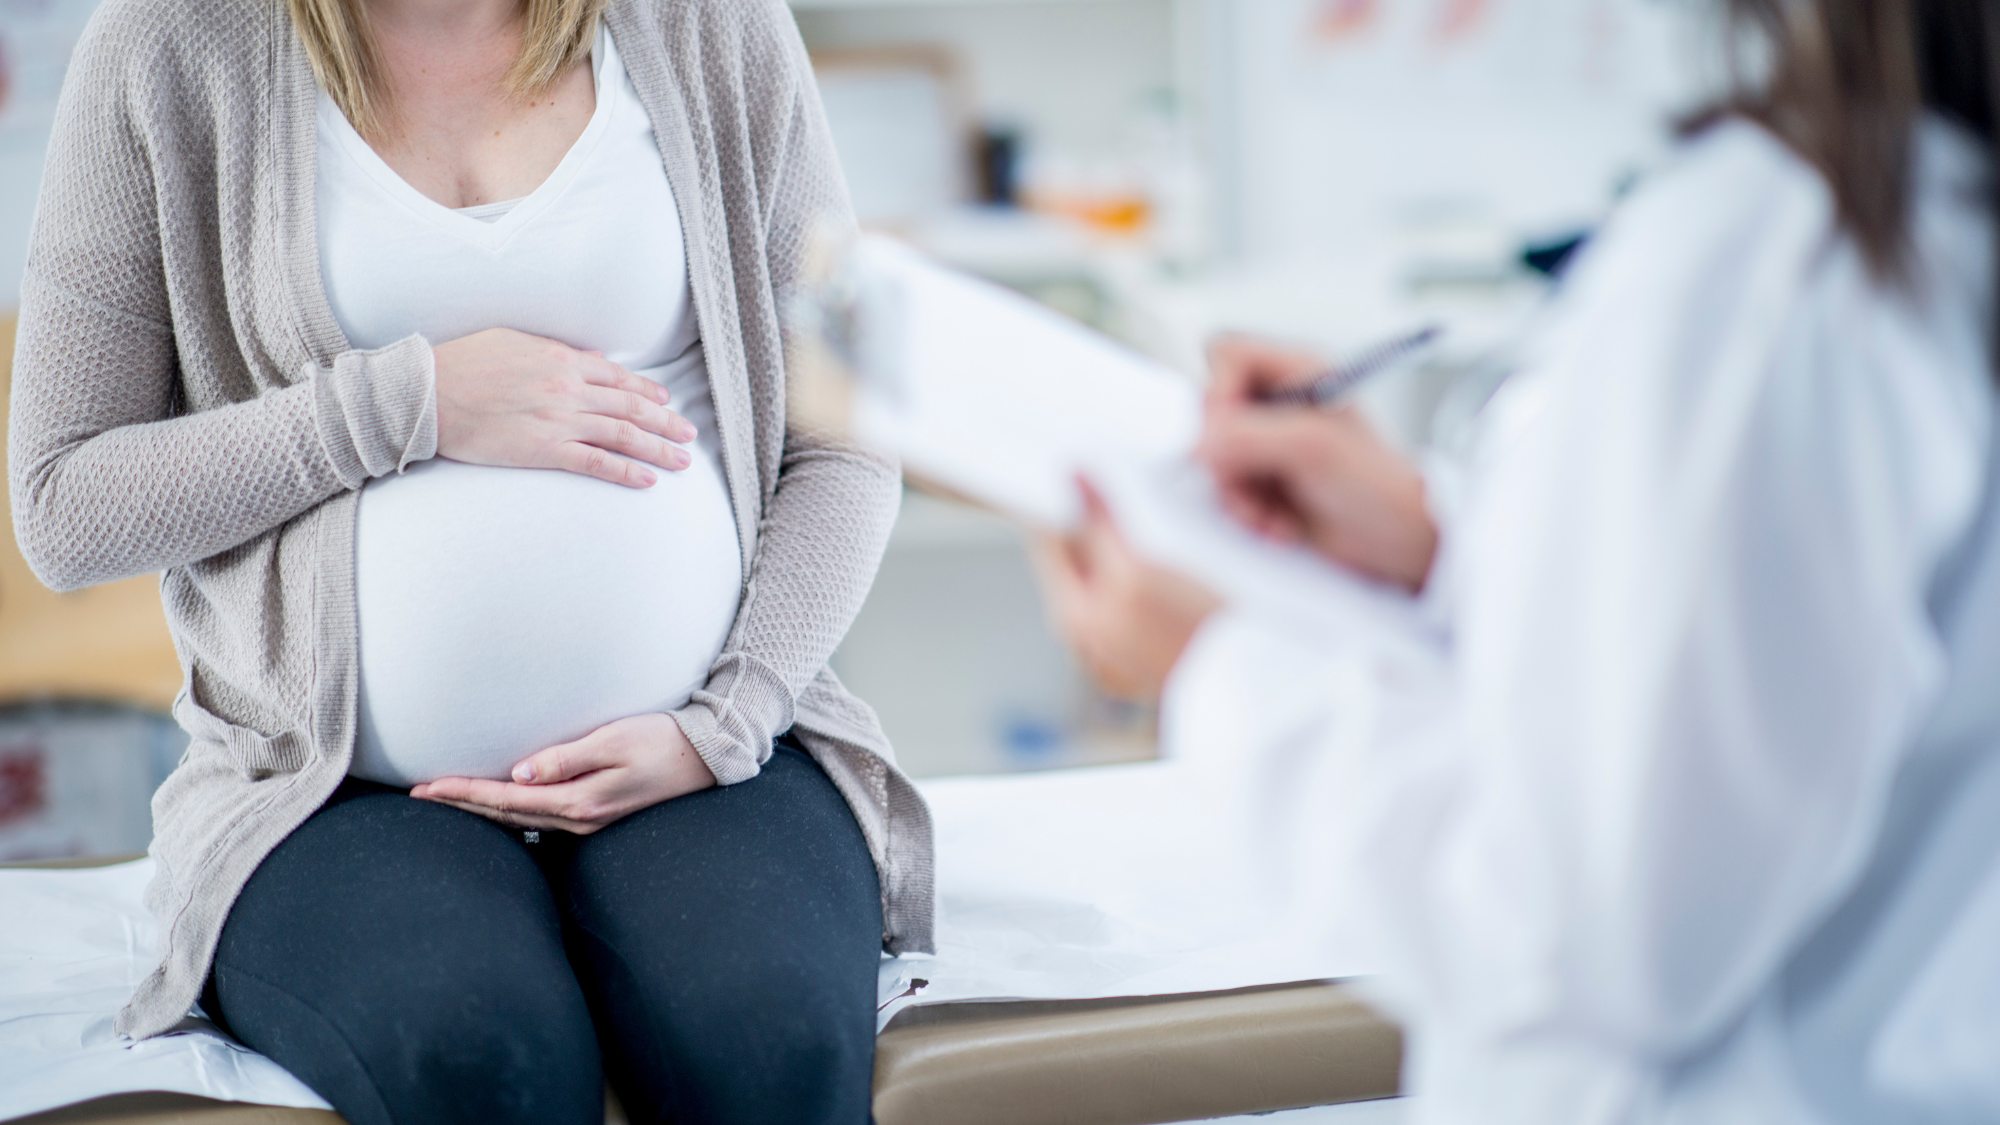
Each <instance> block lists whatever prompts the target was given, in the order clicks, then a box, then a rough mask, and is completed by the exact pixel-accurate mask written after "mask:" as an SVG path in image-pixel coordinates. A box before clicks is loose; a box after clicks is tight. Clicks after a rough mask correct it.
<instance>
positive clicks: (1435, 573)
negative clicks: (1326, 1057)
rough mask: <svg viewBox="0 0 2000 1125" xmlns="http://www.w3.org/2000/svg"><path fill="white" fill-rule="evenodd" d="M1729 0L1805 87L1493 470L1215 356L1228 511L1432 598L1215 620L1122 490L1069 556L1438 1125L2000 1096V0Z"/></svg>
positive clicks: (1140, 687) (1776, 73)
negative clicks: (1167, 561) (1399, 1023)
mask: <svg viewBox="0 0 2000 1125" xmlns="http://www.w3.org/2000/svg"><path fill="white" fill-rule="evenodd" d="M1731 7H1732V9H1733V15H1734V16H1735V17H1736V19H1737V21H1738V23H1739V26H1741V27H1743V28H1745V29H1747V30H1748V31H1751V32H1754V33H1756V34H1759V35H1761V36H1764V37H1766V38H1767V39H1768V41H1769V43H1768V45H1769V47H1770V50H1771V54H1770V58H1771V59H1772V60H1773V66H1772V68H1771V71H1770V74H1771V77H1770V80H1769V84H1768V86H1766V87H1765V88H1762V89H1758V90H1753V91H1747V92H1745V93H1744V94H1743V95H1742V96H1741V97H1740V98H1739V99H1738V100H1737V101H1736V102H1735V103H1733V104H1731V105H1729V106H1727V107H1725V108H1724V109H1723V110H1721V111H1718V112H1717V113H1716V114H1715V115H1714V116H1713V117H1712V119H1711V120H1710V121H1709V122H1708V123H1707V124H1706V125H1705V126H1704V127H1701V128H1699V129H1696V130H1693V131H1692V132H1691V133H1690V134H1689V136H1688V138H1687V140H1686V142H1685V144H1684V146H1683V148H1682V151H1681V152H1680V153H1679V155H1678V158H1677V160H1676V162H1675V163H1674V165H1673V166H1672V167H1671V168H1669V169H1668V170H1666V171H1665V172H1663V173H1662V174H1660V175H1658V176H1656V177H1655V178H1654V179H1653V180H1652V181H1651V182H1650V183H1649V184H1648V185H1647V186H1646V187H1645V188H1644V189H1643V190H1642V191H1641V192H1640V193H1639V194H1638V195H1637V196H1635V197H1634V198H1633V199H1631V200H1630V201H1629V202H1628V203H1627V204H1626V205H1625V206H1624V207H1622V208H1621V210H1620V211H1619V212H1618V213H1617V214H1616V215H1615V216H1614V217H1613V218H1612V220H1611V221H1610V222H1609V224H1608V225H1607V226H1606V227H1605V228H1604V229H1603V231H1602V232H1601V234H1600V235H1599V237H1598V238H1597V240H1596V242H1595V243H1594V244H1593V246H1592V247H1590V248H1589V249H1588V250H1587V251H1586V252H1585V255H1584V257H1583V259H1582V260H1581V261H1580V262H1579V263H1578V264H1577V265H1576V266H1575V267H1574V269H1573V270H1572V272H1571V273H1570V275H1569V277H1568V279H1567V282H1566V284H1565V287H1564V291H1563V294H1562V296H1561V298H1560V300H1559V301H1558V303H1557V306H1556V308H1555V309H1554V310H1553V313H1552V316H1551V321H1550V323H1548V324H1547V325H1546V326H1545V331H1544V333H1543V334H1542V336H1541V338H1540V342H1539V349H1538V352H1537V354H1536V356H1535V358H1534V360H1533V361H1532V362H1531V363H1529V364H1528V365H1527V367H1526V368H1525V370H1524V371H1523V372H1522V373H1521V374H1520V375H1519V376H1517V377H1516V378H1515V379H1514V380H1513V381H1512V382H1511V383H1510V384H1509V385H1508V386H1507V387H1506V388H1505V390H1504V391H1503V392H1502V394H1501V395H1500V396H1499V397H1498V398H1497V399H1496V400H1495V401H1494V402H1493V404H1491V405H1490V406H1489V407H1488V409H1487V417H1486V419H1485V420H1484V423H1483V437H1482V439H1481V441H1480V442H1479V443H1478V447H1477V450H1476V452H1475V453H1474V455H1473V456H1472V457H1471V458H1470V462H1469V464H1468V465H1467V466H1466V467H1465V471H1464V472H1463V473H1452V472H1433V473H1427V474H1420V473H1419V472H1418V471H1417V470H1416V469H1415V468H1413V467H1411V466H1410V465H1408V464H1406V463H1404V462H1403V461H1402V460H1401V459H1400V458H1398V457H1397V456H1396V455H1395V454H1394V453H1393V452H1391V451H1390V450H1389V449H1388V448H1387V447H1386V446H1385V445H1384V444H1383V443H1382V442H1380V441H1379V440H1378V439H1377V438H1376V437H1375V436H1374V434H1373V433H1372V432H1371V431H1370V430H1369V428H1368V426H1367V424H1366V423H1365V422H1364V421H1363V420H1362V419H1361V418H1360V416H1359V415H1358V414H1355V413H1353V412H1351V411H1339V412H1333V413H1315V412H1308V411H1302V410H1296V409H1282V408H1273V407H1266V406H1261V405H1258V403H1257V401H1256V399H1257V392H1258V391H1259V390H1261V389H1263V388H1268V387H1272V386H1276V385H1283V384H1286V383H1289V382H1294V381H1297V380H1299V379H1301V378H1303V377H1305V376H1306V375H1307V374H1308V373H1309V372H1310V371H1311V370H1312V368H1313V366H1314V365H1313V361H1312V360H1311V358H1310V357H1301V356H1296V355H1291V354H1287V353H1283V352H1279V351H1275V350H1272V349H1267V348H1261V347H1258V346H1255V345H1248V344H1242V343H1237V344H1231V345H1226V346H1224V347H1222V348H1220V349H1218V352H1217V354H1216V357H1215V358H1216V365H1215V366H1216V373H1215V375H1216V377H1215V383H1214V388H1213V390H1212V392H1211V400H1210V404H1209V421H1208V428H1207V433H1206V436H1205V440H1204V445H1203V455H1204V457H1205V459H1206V460H1207V461H1208V463H1209V464H1210V465H1211V466H1212V467H1213V469H1214V471H1215V473H1216V475H1217V477H1218V479H1219V481H1220V483H1221V485H1222V487H1223V489H1224V491H1225V494H1226V496H1227V498H1228V503H1229V505H1230V507H1231V508H1232V510H1233V511H1234V513H1235V514H1236V515H1237V516H1238V517H1239V518H1241V519H1242V520H1243V521H1244V522H1246V523H1247V524H1249V525H1250V526H1252V527H1253V528H1255V529H1257V530H1259V531H1261V532H1263V533H1264V534H1267V535H1269V536H1271V537H1272V538H1274V539H1280V540H1291V541H1297V542H1301V543H1304V544H1306V545H1308V546H1310V547H1311V548H1312V549H1314V550H1316V551H1318V552H1319V553H1320V554H1322V555H1324V556H1325V557H1326V558H1327V559H1328V560H1329V561H1330V562H1331V563H1334V564H1339V565H1344V566H1347V567H1350V568H1353V569H1356V570H1359V571H1361V572H1363V573H1366V574H1368V575H1371V576H1373V577H1375V578H1377V579H1380V580H1383V581H1386V582H1390V583H1395V584H1399V585H1401V586H1403V587H1404V588H1406V589H1408V590H1409V591H1410V594H1411V597H1412V598H1413V599H1414V601H1415V603H1416V604H1415V608H1416V609H1417V610H1418V612H1417V613H1415V614H1413V615H1412V620H1413V622H1422V623H1423V624H1413V625H1412V626H1411V628H1410V629H1409V632H1408V634H1407V635H1385V634H1371V633H1368V632H1365V631H1363V630H1362V629H1360V628H1359V627H1357V628H1356V629H1355V630H1354V631H1351V632H1349V633H1346V634H1343V635H1335V636H1311V637H1307V636H1302V635H1299V634H1297V633H1295V632H1293V631H1291V630H1290V629H1289V628H1288V627H1287V625H1286V623H1284V622H1278V621H1268V620H1259V619H1256V618H1253V617H1251V616H1248V615H1246V614H1244V613H1243V612H1241V611H1232V610H1231V609H1229V608H1227V607H1226V606H1223V607H1218V605H1217V603H1216V601H1215V599H1214V598H1213V597H1212V596H1211V595H1209V594H1208V593H1207V592H1206V591H1204V590H1202V589H1200V588H1199V587H1196V586H1194V585H1193V584H1192V583H1190V582H1188V581H1187V580H1186V579H1184V578H1181V577H1179V576H1177V575H1173V574H1169V573H1167V572H1164V571H1162V570H1160V569H1158V568H1156V567H1153V566H1151V565H1150V564H1148V563H1146V562H1144V561H1143V560H1141V559H1139V558H1138V557H1136V556H1135V555H1134V554H1133V553H1132V552H1131V550H1130V549H1129V548H1128V547H1127V546H1126V545H1125V543H1124V541H1123V540H1122V539H1121V538H1120V536H1119V533H1118V531H1117V529H1116V527H1115V526H1114V524H1113V523H1112V521H1111V518H1110V516H1109V515H1108V514H1107V513H1106V512H1105V511H1104V509H1103V507H1102V506H1101V505H1099V504H1095V503H1094V502H1093V504H1092V506H1091V510H1092V515H1091V516H1090V518H1089V520H1088V522H1087V524H1086V526H1085V528H1084V529H1083V530H1082V531H1081V532H1079V533H1078V534H1076V535H1074V536H1072V537H1071V538H1070V539H1068V540H1066V541H1062V542H1055V543H1050V544H1048V545H1047V547H1046V550H1045V552H1044V560H1043V561H1044V563H1045V567H1044V570H1045V574H1046V581H1047V583H1048V586H1049V593H1050V598H1051V604H1052V606H1053V608H1054V612H1055V615H1056V617H1057V619H1058V622H1059V623H1060V624H1061V625H1062V627H1063V628H1064V629H1065V630H1066V632H1067V633H1068V635H1069V637H1070V639H1071V641H1072V642H1073V644H1074V645H1075V647H1076V648H1077V649H1078V650H1079V652H1080V653H1081V655H1082V656H1083V657H1084V659H1085V660H1086V662H1087V663H1088V664H1089V666H1090V667H1092V668H1093V669H1094V670H1096V671H1097V673H1098V674H1099V676H1100V677H1101V678H1102V679H1103V680H1104V681H1105V682H1106V683H1107V684H1109V685H1111V686H1113V687H1116V688H1120V689H1123V690H1126V691H1132V692H1146V691H1163V693H1164V699H1163V703H1164V711H1163V715H1164V718H1163V733H1164V738H1165V739H1166V741H1167V742H1168V744H1169V747H1170V752H1171V751H1175V750H1177V751H1180V752H1185V753H1189V754H1193V755H1197V756H1205V757H1206V758H1207V759H1209V760H1216V759H1222V760H1231V761H1234V762H1236V763H1237V768H1238V769H1239V771H1240V772H1241V773H1242V774H1243V775H1245V776H1246V777H1248V778H1250V779H1251V780H1248V781H1244V782H1243V783H1242V784H1239V785H1237V786H1236V787H1235V788H1234V789H1233V790H1232V792H1233V793H1235V794H1237V795H1236V796H1225V797H1220V798H1218V805H1228V804H1230V803H1231V802H1235V807H1233V808H1224V809H1219V812H1218V815H1219V816H1225V815H1231V814H1233V815H1236V816H1239V817H1241V818H1242V823H1243V824H1244V825H1245V826H1246V831H1249V830H1252V829H1253V828H1254V830H1255V831H1257V832H1259V833H1262V834H1264V835H1265V838H1266V839H1267V840H1268V843H1269V847H1270V849H1272V850H1270V851H1269V852H1268V853H1267V854H1269V855H1270V856H1271V862H1272V865H1273V867H1274V868H1282V869H1283V870H1282V871H1279V872H1277V873H1275V874H1274V875H1273V878H1277V879H1283V880H1287V881H1288V885H1289V886H1290V888H1291V891H1292V895H1293V898H1294V899H1295V901H1296V902H1297V904H1298V907H1297V918H1296V921H1297V922H1298V924H1302V925H1311V926H1314V927H1317V932H1318V933H1319V934H1321V935H1323V938H1324V940H1325V941H1327V942H1328V943H1332V944H1333V945H1334V946H1337V947H1338V948H1340V949H1341V950H1342V951H1343V952H1344V953H1347V954H1350V955H1352V956H1353V957H1355V958H1358V959H1361V960H1362V961H1363V962H1365V963H1367V964H1371V965H1374V966H1377V967H1379V968H1380V970H1381V972H1382V976H1381V978H1380V985H1379V987H1380V989H1381V993H1382V998H1383V1000H1384V1002H1385V1003H1386V1004H1388V1005H1389V1006H1390V1007H1391V1008H1392V1009H1394V1010H1395V1011H1396V1012H1397V1013H1398V1014H1399V1015H1400V1016H1401V1017H1402V1018H1403V1019H1404V1020H1405V1021H1406V1024H1407V1026H1408V1028H1409V1031H1410V1033H1411V1038H1410V1042H1411V1046H1412V1052H1411V1055H1410V1057H1409V1062H1408V1066H1407V1074H1406V1086H1407V1088H1408V1089H1409V1090H1411V1091H1412V1092H1414V1093H1415V1094H1417V1095H1418V1096H1417V1099H1416V1101H1415V1103H1414V1108H1415V1112H1416V1116H1417V1118H1418V1119H1420V1120H1423V1121H1435V1122H1467V1121H1510V1122H1511V1121H1518V1122H1533V1123H1537V1125H1548V1123H1556V1122H1640V1121H1647V1122H1651V1121H1675V1122H1689V1121H1700V1122H1719V1121H1742V1122H1849V1121H1852V1122H1931V1121H1935V1122H1947V1121H1950V1122H1957V1121H1993V1120H2000V444H1996V441H1995V436H1996V435H1995V433H1994V422H1995V399H1996V396H1995V385H1996V384H1995V371H1996V366H1995V357H1994V353H1993V347H1992V335H1993V330H1994V323H1995V318H1994V315H1993V309H1994V304H1995V292H1994V255H1995V230H1994V226H1993V215H1992V210H1993V191H1994V188H1993V182H1992V174H1993V172H1992V156H1993V149H1994V137H1995V107H1996V105H2000V100H1996V99H2000V70H1996V67H2000V5H1994V4H1992V3H1988V2H1986V0H1810V2H1809V0H1736V2H1735V3H1733V4H1732V5H1731ZM1299 683H1307V684H1309V685H1310V686H1309V687H1308V688H1307V689H1306V690H1304V691H1300V690H1297V689H1296V688H1294V689H1292V690H1281V689H1279V688H1277V687H1274V686H1273V685H1274V684H1293V685H1296V684H1299ZM1301 714H1306V715H1308V716H1309V718H1310V721H1307V722H1300V721H1297V717H1298V716H1299V715H1301Z"/></svg>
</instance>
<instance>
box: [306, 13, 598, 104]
mask: <svg viewBox="0 0 2000 1125" xmlns="http://www.w3.org/2000/svg"><path fill="white" fill-rule="evenodd" d="M363 2H364V0H286V3H287V5H288V6H289V7H290V8H291V11H292V26H293V27H295V28H297V29H298V33H299V39H300V40H301V41H302V42H304V43H305V47H306V57H307V58H309V59H311V60H312V68H313V76H314V77H315V78H318V79H319V84H320V86H321V88H323V89H324V90H326V92H327V95H328V96H329V97H331V98H332V99H333V103H334V104H335V105H337V106H339V107H340V111H341V112H342V113H344V114H346V115H347V120H348V121H350V122H352V123H353V124H354V128H355V129H356V130H357V131H358V132H360V133H361V135H363V136H367V137H373V136H377V135H379V133H380V131H381V128H382V126H383V124H384V118H385V115H386V113H387V112H388V111H389V110H390V109H391V108H392V107H391V106H390V104H389V88H388V75H387V74H386V73H385V71H384V70H383V67H382V56H381V53H380V51H379V50H378V49H377V48H376V46H375V38H374V36H373V35H372V34H371V33H370V32H369V29H368V13H367V11H366V10H364V9H363V7H362V4H363ZM604 4H605V0H526V5H527V11H526V13H525V19H524V26H523V28H522V33H521V54H520V57H519V58H516V59H515V60H514V65H513V66H512V67H510V68H508V70H507V91H508V92H509V93H511V94H513V95H514V96H515V97H518V98H527V97H532V96H534V95H535V94H538V93H540V92H542V91H543V90H545V89H547V88H548V86H549V84H550V83H552V82H554V81H555V80H556V79H557V78H559V77H561V76H562V75H564V74H566V73H568V71H569V68H570V67H572V66H574V65H576V64H577V63H579V62H581V61H583V59H584V57H585V56H586V55H588V54H589V53H590V46H591V41H592V40H593V39H595V38H596V36H597V20H598V17H599V16H601V15H602V14H603V13H604Z"/></svg>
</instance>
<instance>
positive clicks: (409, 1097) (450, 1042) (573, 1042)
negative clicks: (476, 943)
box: [214, 964, 603, 1125]
mask: <svg viewBox="0 0 2000 1125" xmlns="http://www.w3.org/2000/svg"><path fill="white" fill-rule="evenodd" d="M214 995H215V997H216V999H217V1000H218V1001H219V1003H220V1005H221V1007H222V1014H223V1016H224V1018H225V1019H226V1020H227V1022H228V1025H229V1026H230V1028H231V1029H232V1030H233V1031H234V1032H235V1033H236V1034H237V1035H238V1037H239V1038H241V1039H243V1040H244V1042H245V1043H247V1044H248V1045H249V1046H251V1047H253V1048H256V1049H257V1050H259V1051H261V1052H263V1053H264V1054H267V1055H269V1056H271V1057H272V1058H273V1059H275V1060H276V1061H278V1062H279V1063H280V1064H281V1065H283V1066H285V1067H286V1068H287V1069H288V1070H291V1071H292V1072H293V1073H294V1074H296V1075H298V1077H299V1078H300V1079H301V1080H303V1081H305V1082H306V1084H307V1085H309V1086H311V1087H313V1089H314V1090H316V1091H318V1092H319V1093H320V1095H321V1096H322V1097H325V1098H326V1099H327V1100H328V1101H329V1102H332V1103H333V1105H334V1108H335V1109H337V1110H339V1111H340V1112H341V1113H342V1114H343V1115H344V1116H346V1117H347V1118H348V1120H349V1121H351V1122H353V1123H354V1125H386V1123H388V1122H431V1121H439V1122H451V1121H464V1122H477V1123H479V1125H500V1123H503V1122H522V1123H528V1122H575V1123H578V1125H583V1123H585V1122H591V1123H594V1122H596V1121H598V1120H601V1119H602V1117H601V1114H602V1107H601V1094H602V1083H603V1078H602V1067H601V1062H600V1060H599V1056H598V1048H597V1038H596V1033H595V1031H594V1030H593V1028H592V1025H591V1020H590V1013H589V1009H588V1007H587V1005H586V1004H585V1002H584V1000H583V996H582V992H581V990H580V989H579V988H578V987H577V985H576V982H575V978H574V977H573V976H571V975H570V974H569V973H567V972H562V973H560V974H559V975H558V976H557V977H556V979H548V978H546V977H544V978H542V979H536V980H518V979H516V980H496V979H491V978H481V977H479V976H477V975H467V976H455V975H452V974H450V973H449V968H448V967H445V966H441V967H440V976H439V979H438V981H437V982H436V985H435V986H434V987H416V988H408V987H401V988H398V989H396V990H393V991H390V992H387V993H383V992H372V991H371V990H369V989H368V988H366V987H365V986H363V987H357V988H356V989H355V990H354V992H353V994H351V995H350V996H349V997H347V998H343V999H341V1000H337V1001H332V1002H329V999H328V998H327V997H325V996H319V997H315V998H312V999H307V998H304V997H301V996H299V995H296V994H295V993H294V992H293V991H291V990H288V989H285V988H282V987H280V986H278V985H276V984H273V983H271V982H269V981H265V980H262V979H260V978H258V977H256V976H254V975H251V974H248V973H244V972H240V971H236V970H234V969H232V968H231V967H230V966H229V965H226V964H221V965H218V966H217V968H216V977H215V992H214Z"/></svg>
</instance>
